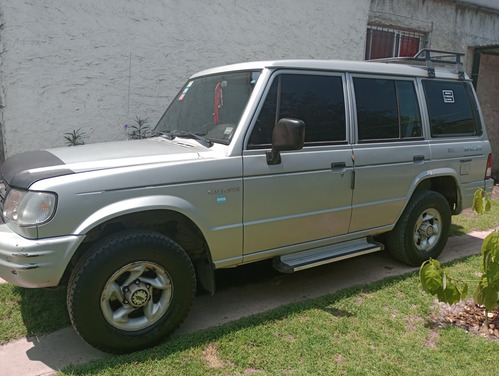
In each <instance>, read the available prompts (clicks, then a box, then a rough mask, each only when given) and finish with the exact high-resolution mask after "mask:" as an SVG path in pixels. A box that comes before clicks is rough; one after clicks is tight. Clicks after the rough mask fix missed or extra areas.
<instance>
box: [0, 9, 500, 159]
mask: <svg viewBox="0 0 500 376" xmlns="http://www.w3.org/2000/svg"><path fill="white" fill-rule="evenodd" d="M481 1H482V2H485V1H486V2H488V1H491V0H481ZM369 19H370V21H371V22H373V21H377V22H378V23H380V24H382V25H386V26H391V25H393V26H397V27H401V28H411V29H417V30H421V31H425V32H429V33H430V34H429V35H430V38H431V47H433V48H447V49H452V50H459V49H461V50H464V51H465V50H466V47H467V46H473V45H484V44H495V43H496V44H498V13H496V15H495V13H494V12H491V11H486V12H485V11H484V10H481V9H476V8H474V7H470V6H469V5H461V3H460V2H457V1H456V0H453V1H451V0H439V1H438V0H371V1H370V0H336V1H331V0H308V1H304V0H274V1H266V0H214V1H199V0H182V1H180V0H165V1H153V0H134V1H123V0H122V1H120V0H118V1H102V0H86V1H60V0H44V1H37V0H3V1H2V2H1V4H0V22H1V28H0V115H1V117H0V122H1V126H2V130H3V143H4V152H5V154H6V156H10V155H13V154H15V153H19V152H22V151H26V150H32V149H40V148H47V147H53V146H62V145H65V140H64V137H63V136H64V133H65V132H71V131H72V130H76V129H80V128H81V130H82V132H85V133H86V134H87V137H86V138H85V139H84V141H85V142H86V143H93V142H99V141H108V140H113V139H124V138H125V131H124V129H123V126H124V124H126V123H128V124H133V119H134V118H135V117H136V116H138V117H140V118H147V119H149V122H150V124H151V125H154V124H155V123H156V121H157V120H158V118H159V117H160V116H161V114H162V112H163V111H164V109H165V107H166V106H167V104H168V103H169V101H170V100H171V98H172V97H173V96H174V95H175V94H176V93H177V91H178V90H179V88H180V87H181V86H182V85H183V83H184V81H185V80H186V79H187V77H188V76H189V75H190V74H192V73H194V72H196V71H198V70H201V69H204V68H209V67H213V66H218V65H223V64H227V63H234V62H241V61H250V60H264V59H280V58H315V59H330V58H336V59H351V60H362V59H363V58H364V51H365V36H366V26H367V23H368V21H369ZM129 88H130V90H129Z"/></svg>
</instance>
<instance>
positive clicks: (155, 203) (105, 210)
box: [73, 195, 209, 235]
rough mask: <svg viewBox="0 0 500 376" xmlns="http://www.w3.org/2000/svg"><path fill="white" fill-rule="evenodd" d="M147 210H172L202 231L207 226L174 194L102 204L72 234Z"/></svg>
mask: <svg viewBox="0 0 500 376" xmlns="http://www.w3.org/2000/svg"><path fill="white" fill-rule="evenodd" d="M148 210H172V211H176V212H178V213H181V214H183V215H185V216H186V217H188V218H189V219H191V220H192V221H193V222H194V223H195V224H196V225H197V226H198V227H199V228H200V229H201V230H202V232H203V229H204V228H207V227H209V223H208V220H207V218H206V217H205V216H204V215H203V214H202V213H200V212H199V211H198V210H196V207H195V206H194V205H193V204H192V203H190V202H189V201H186V200H184V199H182V198H180V197H176V196H164V195H162V196H159V195H158V196H146V197H135V198H130V199H126V200H122V201H117V202H114V203H112V204H109V205H107V206H104V207H102V208H100V209H99V210H97V211H96V212H94V213H93V214H92V215H90V216H88V217H87V218H86V219H85V220H84V221H83V222H82V223H81V224H80V225H79V226H78V227H77V228H75V230H74V231H73V234H74V235H83V234H86V233H87V232H89V231H90V230H91V229H93V228H95V227H96V226H98V225H100V224H102V223H105V222H107V221H109V220H111V219H113V218H117V217H121V216H123V215H126V214H133V213H138V212H142V211H148Z"/></svg>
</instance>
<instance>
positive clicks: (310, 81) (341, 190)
mask: <svg viewBox="0 0 500 376" xmlns="http://www.w3.org/2000/svg"><path fill="white" fill-rule="evenodd" d="M451 56H452V58H453V59H454V58H455V57H456V62H457V64H456V66H457V68H458V69H453V70H450V69H442V68H439V69H438V68H435V67H434V66H435V65H436V64H435V60H436V57H435V54H434V55H433V54H432V53H431V52H430V51H423V52H422V53H421V54H420V55H419V56H417V57H416V58H414V59H413V60H414V61H415V64H417V63H419V62H420V61H423V63H424V64H425V65H424V66H419V65H407V64H391V63H386V62H353V61H350V62H342V61H267V62H256V63H243V64H237V65H231V66H226V67H221V68H216V69H211V70H207V71H204V72H201V73H197V74H195V75H194V76H192V77H191V78H190V79H189V80H188V81H187V82H186V84H185V85H184V86H183V87H182V89H181V90H180V92H179V94H178V95H177V96H176V97H175V98H174V100H173V102H172V103H171V104H170V106H169V107H168V109H167V110H166V111H165V113H164V114H163V116H162V117H161V119H160V121H159V122H158V124H157V126H156V128H155V135H154V137H151V138H149V139H143V140H134V141H132V140H130V141H123V142H112V143H105V144H91V145H85V146H78V147H73V148H58V149H49V150H41V151H34V152H28V153H22V154H18V155H15V156H13V157H11V158H9V159H7V161H5V163H4V165H3V168H2V179H3V187H2V217H3V221H4V223H3V224H1V225H0V277H1V278H3V279H5V280H7V281H8V282H10V283H13V284H16V285H19V286H24V287H47V286H56V285H65V284H67V286H68V290H67V291H68V292H67V305H68V311H69V315H70V318H71V321H72V323H73V325H74V327H75V329H76V330H77V331H78V333H79V334H80V335H81V336H82V337H83V338H84V339H85V340H86V341H87V342H88V343H90V344H91V345H93V346H95V347H97V348H99V349H101V350H104V351H108V352H118V353H119V352H130V351H134V350H137V349H141V348H144V347H147V346H152V345H154V344H157V343H159V342H160V341H162V340H163V339H164V338H165V337H166V336H168V335H169V334H170V333H171V332H172V331H174V330H175V329H176V328H177V327H178V326H179V325H180V324H181V322H182V321H183V319H184V318H185V316H186V315H187V314H188V311H189V309H190V306H191V304H192V301H193V298H194V295H195V289H196V286H197V282H198V284H199V285H200V286H202V287H203V288H204V289H206V290H207V291H209V292H211V293H213V292H214V291H215V282H214V271H215V269H219V268H228V267H235V266H238V265H242V264H247V263H251V262H254V261H259V260H263V259H272V260H273V263H274V266H275V267H276V269H278V270H279V271H281V272H284V273H291V272H294V271H298V270H301V269H304V268H309V267H313V266H317V265H321V264H324V263H328V262H333V261H338V260H342V259H345V258H349V257H353V256H357V255H363V254H366V253H370V252H375V251H379V250H381V249H383V248H384V247H385V248H386V249H387V250H388V251H389V252H390V253H391V254H392V255H393V256H394V257H395V258H397V259H399V260H401V261H402V262H405V263H408V264H410V265H419V264H420V263H422V262H423V261H424V260H426V259H428V258H429V257H433V258H436V257H438V256H439V254H440V253H441V251H442V249H443V247H444V245H445V243H446V240H447V237H448V230H449V227H450V221H451V215H452V214H458V213H460V212H461V211H462V209H464V208H466V207H469V206H470V205H471V202H472V197H473V193H474V191H475V190H476V189H477V188H479V187H480V188H483V189H486V190H490V189H491V187H492V185H493V181H492V180H491V178H490V170H491V154H490V151H491V150H490V144H489V142H488V139H487V136H486V131H485V127H484V124H483V119H482V115H481V112H480V109H479V105H478V102H477V99H476V96H475V93H474V90H473V86H472V84H471V82H470V80H469V79H468V78H467V77H466V76H465V75H464V74H463V70H462V68H461V64H460V61H459V60H460V59H459V55H458V54H451ZM441 58H442V57H441ZM441 58H439V59H441ZM445 60H446V59H445Z"/></svg>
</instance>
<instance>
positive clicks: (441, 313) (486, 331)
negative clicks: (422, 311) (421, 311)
mask: <svg viewBox="0 0 500 376" xmlns="http://www.w3.org/2000/svg"><path fill="white" fill-rule="evenodd" d="M436 305H437V306H438V308H439V309H438V312H437V313H433V314H431V315H430V317H429V318H430V322H431V325H436V326H438V327H444V326H447V325H455V326H458V327H460V328H462V329H465V330H466V331H467V332H468V333H471V334H475V335H480V336H482V337H487V338H490V339H492V340H494V341H498V308H495V309H494V310H493V311H490V312H488V326H486V325H484V324H485V308H484V307H483V306H479V305H478V304H476V303H475V302H474V301H472V300H468V301H466V302H459V303H457V304H453V305H448V304H446V303H441V302H438V301H436Z"/></svg>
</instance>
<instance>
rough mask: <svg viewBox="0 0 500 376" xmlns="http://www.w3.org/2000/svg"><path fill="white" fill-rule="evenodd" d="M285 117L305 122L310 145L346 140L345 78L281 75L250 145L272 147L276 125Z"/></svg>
mask: <svg viewBox="0 0 500 376" xmlns="http://www.w3.org/2000/svg"><path fill="white" fill-rule="evenodd" d="M285 117H288V118H294V119H300V120H302V121H304V123H305V125H306V132H305V133H306V140H305V145H306V146H307V145H318V144H325V143H334V142H346V129H345V105H344V92H343V85H342V78H341V77H334V76H317V75H298V74H282V75H279V76H277V77H276V78H275V79H274V81H273V83H272V86H271V88H270V90H269V93H268V94H267V97H266V99H265V102H264V105H263V107H262V109H261V111H260V114H259V117H258V118H257V122H256V124H255V127H254V129H253V131H252V134H251V135H250V139H249V142H248V148H249V149H256V148H263V147H269V146H270V145H271V137H272V132H273V128H274V125H275V124H276V123H277V122H278V120H279V119H282V118H285Z"/></svg>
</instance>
